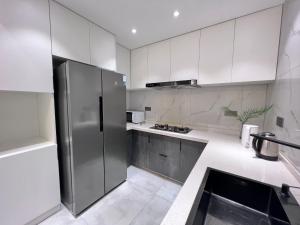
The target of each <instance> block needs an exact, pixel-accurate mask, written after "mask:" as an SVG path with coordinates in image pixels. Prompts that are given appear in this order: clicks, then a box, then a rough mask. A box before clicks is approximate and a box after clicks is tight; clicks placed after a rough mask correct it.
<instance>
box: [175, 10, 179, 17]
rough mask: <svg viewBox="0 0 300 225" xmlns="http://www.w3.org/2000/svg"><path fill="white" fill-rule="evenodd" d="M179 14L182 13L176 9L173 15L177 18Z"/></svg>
mask: <svg viewBox="0 0 300 225" xmlns="http://www.w3.org/2000/svg"><path fill="white" fill-rule="evenodd" d="M179 15H180V12H179V11H178V10H175V11H174V12H173V16H174V17H175V18H177V17H178V16H179Z"/></svg>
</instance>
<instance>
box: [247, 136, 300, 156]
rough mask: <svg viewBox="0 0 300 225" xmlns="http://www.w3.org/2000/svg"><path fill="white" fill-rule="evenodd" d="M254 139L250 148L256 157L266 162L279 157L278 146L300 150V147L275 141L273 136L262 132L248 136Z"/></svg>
mask: <svg viewBox="0 0 300 225" xmlns="http://www.w3.org/2000/svg"><path fill="white" fill-rule="evenodd" d="M250 136H252V137H254V138H253V142H252V147H253V149H254V150H255V152H256V156H257V157H259V158H263V159H266V160H271V161H276V160H278V155H279V146H278V145H284V146H288V147H291V148H295V149H300V145H297V144H293V143H289V142H286V141H281V140H278V139H276V136H275V134H273V133H270V132H263V133H259V134H250Z"/></svg>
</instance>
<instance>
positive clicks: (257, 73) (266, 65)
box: [232, 6, 282, 82]
mask: <svg viewBox="0 0 300 225" xmlns="http://www.w3.org/2000/svg"><path fill="white" fill-rule="evenodd" d="M281 13H282V7H281V6H278V7H275V8H271V9H268V10H265V11H262V12H258V13H255V14H251V15H248V16H245V17H241V18H238V19H237V20H236V28H235V41H234V57H233V70H232V82H248V81H251V82H252V81H268V80H274V79H275V76H276V65H277V55H278V45H279V34H280V24H281Z"/></svg>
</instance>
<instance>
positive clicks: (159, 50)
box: [147, 40, 171, 83]
mask: <svg viewBox="0 0 300 225" xmlns="http://www.w3.org/2000/svg"><path fill="white" fill-rule="evenodd" d="M148 48H149V49H148V79H147V83H154V82H165V81H170V79H171V68H170V67H171V62H170V60H171V56H170V41H169V40H166V41H161V42H158V43H155V44H152V45H149V46H148Z"/></svg>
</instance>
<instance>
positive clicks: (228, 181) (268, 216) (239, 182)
mask: <svg viewBox="0 0 300 225" xmlns="http://www.w3.org/2000/svg"><path fill="white" fill-rule="evenodd" d="M187 224H189V225H225V224H226V225H288V224H293V225H299V224H300V207H299V205H298V204H297V201H296V199H295V198H294V197H293V196H292V194H291V196H290V197H288V198H285V197H282V196H281V192H280V188H278V187H275V186H272V185H268V184H264V183H260V182H257V181H254V180H250V179H248V178H244V177H240V176H236V175H233V174H229V173H225V172H222V171H218V170H215V169H211V168H208V169H207V171H206V173H205V176H204V179H203V182H202V184H201V186H200V189H199V192H198V194H197V197H196V200H195V202H194V205H193V208H192V210H191V213H190V215H189V218H188V222H187Z"/></svg>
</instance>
